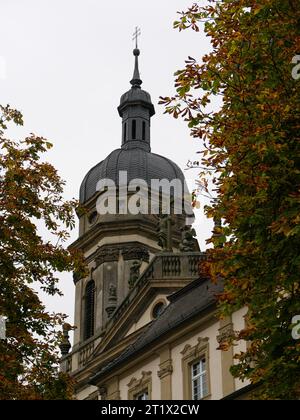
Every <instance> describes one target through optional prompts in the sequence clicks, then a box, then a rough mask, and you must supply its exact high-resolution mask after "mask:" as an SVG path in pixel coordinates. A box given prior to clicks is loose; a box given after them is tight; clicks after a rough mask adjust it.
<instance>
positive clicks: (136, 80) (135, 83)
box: [130, 27, 143, 88]
mask: <svg viewBox="0 0 300 420" xmlns="http://www.w3.org/2000/svg"><path fill="white" fill-rule="evenodd" d="M140 35H141V30H140V28H138V27H136V28H135V32H134V34H133V38H132V40H133V41H135V49H134V50H133V55H134V56H135V63H134V72H133V78H132V80H131V81H130V83H131V84H132V87H135V88H140V87H141V84H142V83H143V82H142V80H141V77H140V71H139V55H140V50H139V49H138V37H139V36H140Z"/></svg>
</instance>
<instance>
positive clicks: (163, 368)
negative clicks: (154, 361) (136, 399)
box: [157, 359, 173, 379]
mask: <svg viewBox="0 0 300 420" xmlns="http://www.w3.org/2000/svg"><path fill="white" fill-rule="evenodd" d="M172 373H173V364H172V360H171V359H169V360H166V361H165V362H163V363H161V364H160V365H159V371H158V372H157V376H158V377H159V379H163V378H165V377H166V376H168V375H172Z"/></svg>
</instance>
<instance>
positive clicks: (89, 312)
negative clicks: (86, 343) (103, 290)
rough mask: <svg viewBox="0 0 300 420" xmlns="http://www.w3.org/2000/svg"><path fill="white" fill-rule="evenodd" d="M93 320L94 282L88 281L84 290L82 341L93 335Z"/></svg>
mask: <svg viewBox="0 0 300 420" xmlns="http://www.w3.org/2000/svg"><path fill="white" fill-rule="evenodd" d="M94 318H95V282H94V280H90V281H89V282H88V283H87V285H86V288H85V302H84V339H85V340H88V339H89V338H91V337H92V336H93V335H94Z"/></svg>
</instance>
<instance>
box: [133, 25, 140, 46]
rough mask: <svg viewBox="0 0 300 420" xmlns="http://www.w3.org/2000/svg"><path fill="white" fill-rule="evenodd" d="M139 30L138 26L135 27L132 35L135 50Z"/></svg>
mask: <svg viewBox="0 0 300 420" xmlns="http://www.w3.org/2000/svg"><path fill="white" fill-rule="evenodd" d="M141 33H142V32H141V28H139V27H138V26H136V27H135V31H134V34H133V38H132V41H135V48H136V49H137V48H138V37H139V36H140V35H141Z"/></svg>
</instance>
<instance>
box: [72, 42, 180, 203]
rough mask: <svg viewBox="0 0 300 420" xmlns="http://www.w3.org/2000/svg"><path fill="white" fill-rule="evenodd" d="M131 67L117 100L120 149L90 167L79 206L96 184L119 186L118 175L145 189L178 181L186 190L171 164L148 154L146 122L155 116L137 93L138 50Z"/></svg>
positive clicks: (146, 100) (146, 97)
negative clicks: (127, 84)
mask: <svg viewBox="0 0 300 420" xmlns="http://www.w3.org/2000/svg"><path fill="white" fill-rule="evenodd" d="M133 54H134V56H135V66H134V74H133V78H132V80H131V81H130V83H131V85H132V86H131V89H130V90H129V91H127V92H126V93H124V94H123V95H122V97H121V101H120V105H119V107H118V111H119V115H120V117H121V118H122V146H121V148H120V149H117V150H114V151H113V152H112V153H111V154H110V155H109V156H108V157H107V158H106V159H105V160H103V161H102V162H100V163H98V164H97V165H96V166H94V167H93V168H92V169H91V170H90V171H89V172H88V174H87V175H86V177H85V178H84V180H83V182H82V184H81V187H80V202H81V203H85V202H86V201H88V200H89V199H90V198H92V197H93V196H94V194H95V193H96V187H97V184H98V182H99V181H100V180H103V179H109V180H112V181H114V183H115V185H116V186H117V187H118V186H119V172H120V171H126V172H127V182H128V183H129V182H130V181H132V180H134V179H140V180H143V181H146V183H147V185H148V187H150V186H151V181H152V180H153V179H158V180H162V179H167V180H168V181H170V182H171V181H173V180H174V179H179V180H180V181H181V183H182V184H181V185H182V186H183V187H186V184H185V178H184V175H183V173H182V171H181V169H180V168H179V167H178V166H177V165H176V164H175V163H173V162H172V161H171V160H169V159H167V158H165V157H163V156H160V155H157V154H155V153H151V145H150V125H151V124H150V120H151V117H152V116H153V115H154V114H155V109H154V106H153V104H152V102H151V96H150V94H149V93H148V92H146V91H145V90H143V89H141V85H142V80H141V78H140V73H139V65H138V57H139V55H140V50H139V49H137V48H136V49H135V50H134V51H133Z"/></svg>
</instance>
